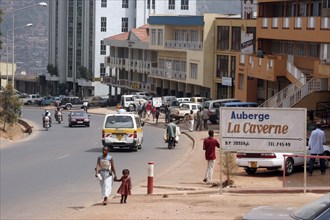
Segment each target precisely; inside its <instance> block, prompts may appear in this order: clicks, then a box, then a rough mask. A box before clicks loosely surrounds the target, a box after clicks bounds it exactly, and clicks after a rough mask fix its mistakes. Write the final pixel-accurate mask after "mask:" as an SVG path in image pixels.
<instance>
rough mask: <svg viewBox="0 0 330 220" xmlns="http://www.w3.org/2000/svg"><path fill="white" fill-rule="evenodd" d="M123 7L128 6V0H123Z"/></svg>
mask: <svg viewBox="0 0 330 220" xmlns="http://www.w3.org/2000/svg"><path fill="white" fill-rule="evenodd" d="M122 8H128V0H122Z"/></svg>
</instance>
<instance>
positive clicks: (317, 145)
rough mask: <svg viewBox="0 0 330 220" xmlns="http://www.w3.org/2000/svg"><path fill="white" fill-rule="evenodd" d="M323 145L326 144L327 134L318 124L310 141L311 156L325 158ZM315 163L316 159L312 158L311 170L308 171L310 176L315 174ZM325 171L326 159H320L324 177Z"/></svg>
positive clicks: (318, 123) (310, 162)
mask: <svg viewBox="0 0 330 220" xmlns="http://www.w3.org/2000/svg"><path fill="white" fill-rule="evenodd" d="M323 144H325V134H324V131H322V130H321V123H320V122H317V123H316V128H315V130H314V131H312V133H311V135H310V137H309V141H308V147H309V149H310V152H311V155H312V156H323V153H324V148H323ZM314 163H315V158H310V160H309V170H308V175H310V176H311V175H312V174H313V169H314ZM325 169H326V167H325V159H323V158H322V159H321V158H320V170H321V174H322V175H325Z"/></svg>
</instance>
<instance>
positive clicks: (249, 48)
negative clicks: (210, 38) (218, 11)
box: [211, 16, 256, 101]
mask: <svg viewBox="0 0 330 220" xmlns="http://www.w3.org/2000/svg"><path fill="white" fill-rule="evenodd" d="M215 38H216V41H215V44H214V50H215V58H214V60H215V62H214V71H213V74H214V75H213V80H212V81H211V83H212V84H213V87H214V88H215V90H214V93H213V94H212V97H213V98H216V99H224V98H233V97H236V94H235V87H237V86H239V84H238V79H237V77H236V72H237V71H238V70H239V69H240V66H239V65H238V64H239V57H240V54H241V53H243V54H252V53H254V52H255V51H256V43H255V42H256V19H241V17H240V16H238V17H236V18H235V17H230V18H226V17H218V18H216V19H215ZM255 81H256V80H255V79H251V78H248V77H247V76H246V82H247V87H250V86H253V85H254V84H255ZM255 97H256V94H255V93H252V92H250V93H249V94H246V97H242V96H241V97H239V98H240V99H241V100H242V101H247V100H250V101H252V100H253V99H255ZM236 98H237V97H236Z"/></svg>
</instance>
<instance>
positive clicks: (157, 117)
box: [155, 108, 160, 124]
mask: <svg viewBox="0 0 330 220" xmlns="http://www.w3.org/2000/svg"><path fill="white" fill-rule="evenodd" d="M159 115H160V110H159V108H156V114H155V116H156V124H158V119H159Z"/></svg>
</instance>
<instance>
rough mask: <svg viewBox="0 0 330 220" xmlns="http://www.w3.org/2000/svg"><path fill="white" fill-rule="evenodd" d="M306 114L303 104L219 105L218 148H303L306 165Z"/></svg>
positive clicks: (279, 150)
mask: <svg viewBox="0 0 330 220" xmlns="http://www.w3.org/2000/svg"><path fill="white" fill-rule="evenodd" d="M306 117H307V115H306V109H305V108H240V107H225V108H220V122H221V123H220V142H221V144H220V146H221V150H224V151H231V152H233V151H234V152H258V153H260V152H262V153H263V152H267V153H271V152H283V153H289V152H293V153H294V152H299V153H302V152H304V154H305V165H306V154H307V151H306V128H307V124H306ZM251 166H253V164H251ZM304 175H305V176H306V167H305V171H304ZM305 181H306V178H305ZM305 185H306V183H305Z"/></svg>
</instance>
